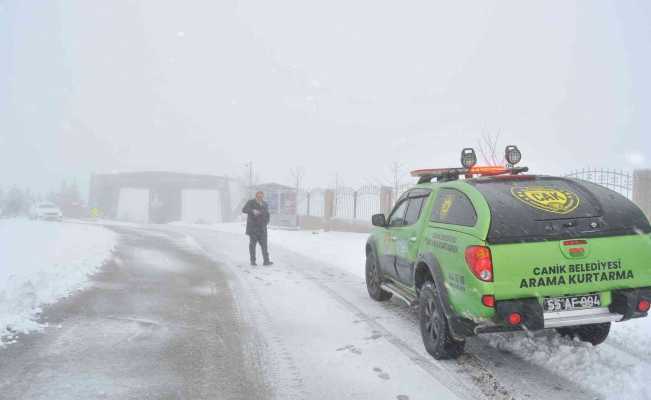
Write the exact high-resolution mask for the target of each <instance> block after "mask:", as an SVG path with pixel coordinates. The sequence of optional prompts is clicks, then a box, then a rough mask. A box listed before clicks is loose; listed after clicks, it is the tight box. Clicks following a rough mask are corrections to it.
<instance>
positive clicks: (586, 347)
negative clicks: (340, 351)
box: [189, 223, 651, 400]
mask: <svg viewBox="0 0 651 400" xmlns="http://www.w3.org/2000/svg"><path fill="white" fill-rule="evenodd" d="M201 229H202V230H210V231H216V234H217V235H219V238H220V239H219V240H218V241H213V242H210V241H208V242H205V241H204V242H202V245H203V246H204V248H206V249H209V250H211V251H213V252H217V253H219V254H220V257H223V259H225V260H230V261H229V262H228V264H231V265H233V264H234V265H238V266H239V268H240V269H242V270H245V271H246V270H248V269H249V267H248V266H247V264H246V262H247V253H246V247H245V244H246V243H245V238H244V237H242V232H243V227H242V225H241V224H239V223H235V224H219V225H213V226H209V227H206V226H204V227H201ZM193 232H194V233H193ZM189 233H190V234H193V235H194V237H197V238H202V237H203V234H201V233H199V231H198V230H194V231H192V232H189ZM229 234H231V235H229ZM269 237H270V242H271V243H272V244H271V246H272V248H271V251H272V256H275V259H276V260H279V263H278V264H277V265H275V266H274V268H272V269H271V270H270V271H266V272H260V270H257V269H252V270H251V271H250V274H255V275H254V276H256V278H255V281H253V282H254V283H253V284H254V285H257V286H261V285H263V284H262V281H261V280H260V279H262V277H260V276H258V275H259V274H268V275H269V277H268V278H267V279H268V280H269V279H275V280H277V281H278V282H276V285H278V284H279V283H282V280H280V277H281V276H282V273H290V272H291V273H293V274H295V275H299V276H302V277H303V278H305V279H307V280H308V281H309V283H307V284H304V285H305V286H308V287H312V286H314V285H316V288H314V290H312V291H310V292H308V293H307V295H308V300H312V301H314V300H316V301H320V300H319V299H321V297H322V296H326V297H330V298H334V299H337V300H338V302H339V303H340V304H343V306H344V307H347V308H348V309H349V310H354V311H355V313H357V314H360V315H365V316H366V317H365V319H366V320H371V321H373V324H372V325H373V327H372V330H374V331H381V330H384V334H385V335H387V337H389V338H392V337H394V338H398V339H399V341H400V342H401V343H402V344H404V345H405V346H407V347H408V348H409V349H410V350H409V351H408V353H409V355H408V356H409V357H411V358H412V359H413V358H414V357H413V356H414V355H415V354H418V358H417V359H418V360H420V361H418V362H416V364H419V365H421V366H423V365H429V366H431V365H435V366H436V367H437V368H439V369H444V370H446V371H447V372H448V373H449V374H450V375H451V376H452V378H450V377H445V378H443V381H445V382H453V383H452V386H453V387H454V388H457V389H458V388H459V387H463V388H465V389H466V390H467V391H472V390H473V389H474V390H479V391H481V392H482V393H483V394H484V395H486V396H488V397H493V396H497V397H500V396H502V395H505V396H504V397H506V398H508V397H509V396H515V397H527V398H553V399H561V398H595V397H602V398H608V399H630V400H641V399H649V398H651V387H649V385H647V383H646V380H645V379H644V374H645V371H647V370H648V369H649V367H651V357H650V356H649V349H650V348H651V346H650V344H651V343H650V342H651V335H649V334H648V332H649V331H650V329H651V320H649V319H642V320H636V321H628V322H626V323H621V324H614V325H613V328H612V330H611V336H610V338H609V339H608V340H607V342H606V343H604V344H603V345H601V346H598V347H593V346H592V345H590V344H586V343H582V342H578V341H571V340H568V339H565V338H561V337H559V336H558V335H557V334H556V333H555V332H554V331H545V332H538V333H535V334H526V333H523V332H519V333H513V334H493V335H484V336H480V337H477V338H472V339H470V340H469V341H468V345H467V353H468V354H467V355H466V356H464V357H462V358H461V359H460V360H459V361H446V362H437V361H435V360H432V359H431V358H430V357H429V355H427V353H426V352H425V351H424V350H423V348H422V347H423V346H422V343H421V340H420V336H419V331H418V327H417V320H416V315H415V314H414V313H413V312H410V311H409V310H408V309H407V307H406V306H405V305H404V304H402V303H401V302H400V301H398V300H395V301H394V300H392V301H391V302H389V303H387V304H378V303H375V302H373V301H371V300H370V299H369V298H368V295H367V294H366V290H365V286H364V270H363V265H364V253H363V248H364V244H365V241H366V239H367V235H365V234H356V233H341V232H305V231H284V230H272V231H271V232H270V235H269ZM217 242H220V243H222V244H224V243H228V242H231V243H232V244H231V245H228V246H224V247H221V246H219V247H220V248H221V249H222V250H218V249H217V245H216V243H217ZM223 249H227V250H223ZM273 271H277V272H276V273H273ZM250 274H249V275H250ZM270 286H272V285H271V284H266V285H264V286H262V288H261V289H259V290H262V291H263V292H265V291H268V292H267V293H265V295H264V296H265V299H272V298H275V296H276V294H275V293H274V290H270V289H269V288H270ZM283 293H291V296H290V295H287V296H289V297H291V298H293V300H294V301H298V302H301V303H304V302H305V301H303V300H301V296H302V294H301V293H300V292H297V291H296V289H295V288H292V287H287V288H286V289H283ZM306 301H307V300H306ZM285 307H287V305H285V304H278V305H276V306H275V307H274V308H273V309H274V311H276V312H277V310H282V309H284V308H285ZM358 319H360V320H362V319H364V318H358ZM335 326H337V325H335ZM342 326H345V324H343V325H342ZM280 328H281V329H282V324H281V326H280ZM335 329H338V328H335ZM341 329H345V328H341ZM389 341H391V339H389ZM394 342H395V340H394ZM364 344H365V343H363V342H362V344H361V345H360V346H361V347H360V349H363V346H364ZM354 345H355V344H354ZM399 347H400V346H399ZM362 351H363V350H362ZM412 352H413V353H414V354H412ZM460 371H462V372H461V373H459V372H460ZM432 375H433V376H435V377H438V378H440V377H441V374H440V373H438V375H437V374H435V373H432ZM460 395H461V396H463V394H460ZM475 396H476V394H475ZM471 398H472V397H471Z"/></svg>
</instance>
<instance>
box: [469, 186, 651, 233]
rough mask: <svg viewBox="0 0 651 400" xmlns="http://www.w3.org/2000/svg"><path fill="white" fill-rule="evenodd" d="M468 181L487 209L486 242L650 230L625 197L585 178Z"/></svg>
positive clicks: (645, 221)
mask: <svg viewBox="0 0 651 400" xmlns="http://www.w3.org/2000/svg"><path fill="white" fill-rule="evenodd" d="M468 183H470V184H472V185H474V186H475V188H476V189H477V190H479V192H481V194H482V195H483V196H484V198H485V199H486V202H487V203H488V206H489V208H490V212H491V226H490V229H489V233H488V237H487V240H488V241H489V242H491V243H513V242H528V241H542V240H557V239H563V238H568V237H598V236H612V235H624V234H635V233H648V232H651V227H650V226H649V222H648V220H647V219H646V217H645V216H644V214H642V212H641V211H640V209H639V208H638V207H637V206H636V205H635V204H633V203H632V202H631V201H630V200H628V199H627V198H625V197H624V196H622V195H620V194H618V193H616V192H614V191H612V190H609V189H607V188H605V187H603V186H599V185H596V184H593V183H590V182H587V181H581V180H575V179H565V178H554V177H532V179H476V180H469V181H468Z"/></svg>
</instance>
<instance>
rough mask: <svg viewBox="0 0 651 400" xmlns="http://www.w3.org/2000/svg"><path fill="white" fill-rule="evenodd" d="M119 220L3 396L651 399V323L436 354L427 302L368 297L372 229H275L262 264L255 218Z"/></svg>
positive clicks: (4, 372) (44, 319)
mask: <svg viewBox="0 0 651 400" xmlns="http://www.w3.org/2000/svg"><path fill="white" fill-rule="evenodd" d="M109 228H110V229H112V230H115V231H116V232H117V234H118V235H119V237H120V238H121V239H120V241H119V242H118V246H117V248H116V250H115V251H114V256H113V261H112V262H111V263H110V264H108V265H106V266H104V268H102V270H101V272H100V273H98V274H95V275H94V276H92V277H91V278H90V281H88V282H87V283H86V286H87V287H88V288H87V290H85V291H83V292H81V293H78V294H76V295H74V296H71V297H68V298H67V299H65V300H63V301H60V302H58V303H55V304H53V305H51V306H47V307H45V308H44V312H43V314H42V315H41V319H40V320H39V321H38V322H39V323H41V324H44V326H46V328H45V329H44V331H43V332H42V333H37V334H33V335H28V336H22V335H19V337H18V343H16V344H13V345H12V346H8V347H7V348H5V349H0V352H3V353H1V355H2V356H3V357H0V393H2V394H3V395H4V397H3V398H8V399H36V398H46V397H47V398H57V399H59V398H61V399H82V398H83V399H86V398H134V399H136V398H138V399H139V398H152V399H159V398H160V399H162V398H184V399H185V398H187V399H203V398H206V399H207V398H223V399H248V398H256V399H272V398H273V399H283V400H284V399H333V398H337V399H398V400H408V399H409V400H413V399H431V398H436V399H464V400H467V399H523V398H524V399H559V400H561V399H568V400H569V399H577V400H578V399H597V398H600V399H630V400H642V399H649V398H651V392H650V391H649V389H648V388H647V385H646V383H645V380H644V371H645V370H647V369H648V368H649V367H650V366H651V362H650V360H651V358H650V357H649V353H648V350H647V347H646V344H647V343H648V337H647V336H646V335H645V332H646V330H647V328H648V322H647V321H635V322H633V323H627V324H620V325H615V328H614V330H613V333H612V337H611V338H610V339H609V340H608V341H607V342H606V343H605V344H604V345H603V346H600V347H597V348H593V347H592V346H590V345H586V344H583V343H579V342H573V341H569V340H566V339H563V338H560V337H558V336H557V335H556V334H555V333H554V332H553V331H552V332H543V333H538V334H536V335H527V334H525V333H517V334H510V335H504V334H501V335H497V334H496V335H486V336H481V337H478V338H471V339H469V340H468V343H467V346H466V350H467V353H466V354H464V355H463V356H462V357H461V358H459V359H458V360H452V361H436V360H434V359H432V358H431V357H430V356H429V355H428V354H427V353H426V351H425V350H424V348H423V346H422V342H421V339H420V334H419V330H418V325H417V320H416V315H415V313H414V312H413V311H412V310H409V309H408V307H407V306H405V305H404V304H402V303H401V302H400V301H398V300H391V301H389V302H387V303H377V302H374V301H372V300H371V299H370V298H369V297H368V295H367V293H366V289H365V284H364V273H363V265H364V264H363V261H364V260H363V245H364V242H365V240H366V235H360V234H346V233H334V232H315V233H311V232H293V231H276V230H273V231H271V232H270V240H271V254H272V258H273V260H274V261H275V265H274V266H272V267H251V266H250V265H248V253H247V244H248V243H247V238H246V236H245V235H243V232H242V229H243V228H242V226H241V225H240V224H225V225H218V226H210V227H201V228H199V227H196V226H182V225H174V226H155V225H150V226H137V225H113V226H109ZM48 324H49V325H48ZM48 396H49V397H48Z"/></svg>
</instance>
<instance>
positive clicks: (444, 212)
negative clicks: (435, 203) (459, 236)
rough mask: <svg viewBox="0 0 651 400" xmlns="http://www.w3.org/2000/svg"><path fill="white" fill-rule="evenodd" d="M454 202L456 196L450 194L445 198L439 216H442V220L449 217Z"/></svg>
mask: <svg viewBox="0 0 651 400" xmlns="http://www.w3.org/2000/svg"><path fill="white" fill-rule="evenodd" d="M452 203H454V196H452V195H448V196H447V197H446V198H445V200H443V203H442V204H441V210H440V213H439V216H440V217H441V220H442V221H445V220H446V219H448V214H449V213H450V208H451V207H452Z"/></svg>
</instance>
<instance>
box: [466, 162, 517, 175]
mask: <svg viewBox="0 0 651 400" xmlns="http://www.w3.org/2000/svg"><path fill="white" fill-rule="evenodd" d="M510 172H511V170H510V169H509V168H506V167H500V166H498V165H495V166H485V167H471V168H469V169H468V173H469V174H472V175H483V176H491V175H501V174H507V173H510Z"/></svg>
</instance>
